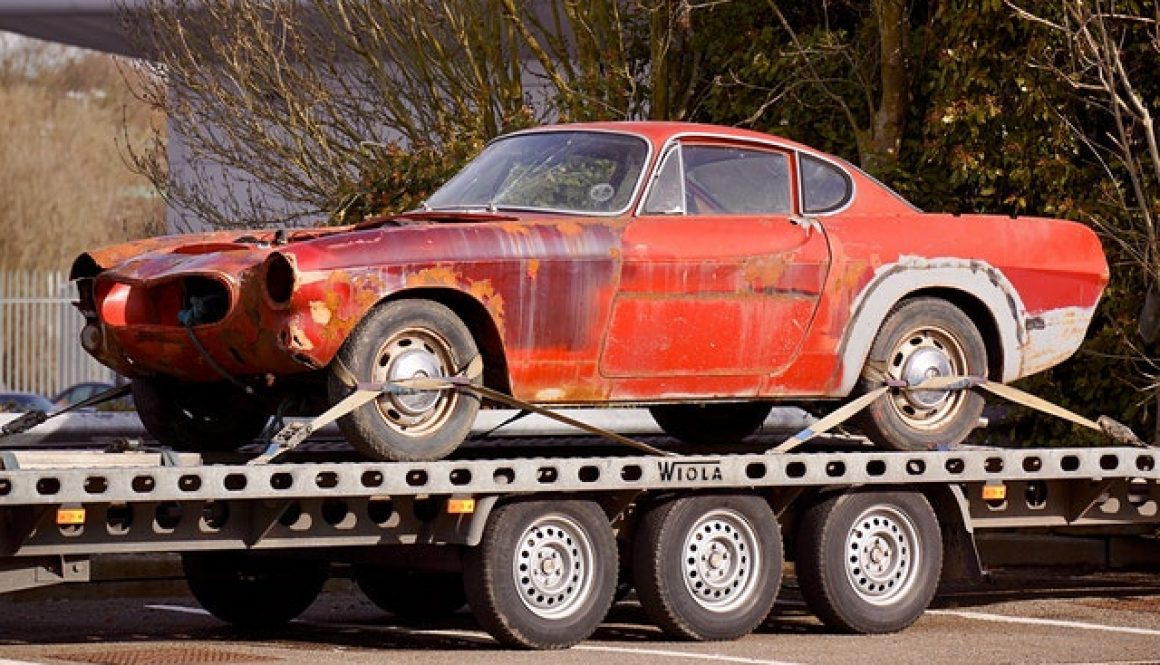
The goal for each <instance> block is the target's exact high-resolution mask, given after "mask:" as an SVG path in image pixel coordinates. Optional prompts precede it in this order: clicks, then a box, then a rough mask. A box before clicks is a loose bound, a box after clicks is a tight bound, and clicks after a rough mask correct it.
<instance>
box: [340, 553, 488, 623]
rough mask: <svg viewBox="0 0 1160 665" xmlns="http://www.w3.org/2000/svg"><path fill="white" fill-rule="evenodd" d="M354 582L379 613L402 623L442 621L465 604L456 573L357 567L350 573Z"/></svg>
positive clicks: (459, 575)
mask: <svg viewBox="0 0 1160 665" xmlns="http://www.w3.org/2000/svg"><path fill="white" fill-rule="evenodd" d="M354 580H355V583H356V584H358V588H359V589H360V590H361V591H362V592H363V595H365V596H366V597H367V598H368V599H369V600H370V601H371V602H372V603H374V604H375V605H377V606H378V607H379V609H382V610H385V611H387V612H390V613H391V614H393V615H395V616H396V617H399V618H400V619H404V620H406V621H411V622H427V621H435V620H438V619H443V618H446V617H449V616H451V615H452V614H455V612H457V611H458V610H460V609H461V608H462V607H463V606H464V605H466V604H467V596H465V595H464V593H463V575H461V574H459V573H443V572H425V571H418V570H409V569H406V568H388V567H384V566H373V565H361V566H356V567H355V569H354Z"/></svg>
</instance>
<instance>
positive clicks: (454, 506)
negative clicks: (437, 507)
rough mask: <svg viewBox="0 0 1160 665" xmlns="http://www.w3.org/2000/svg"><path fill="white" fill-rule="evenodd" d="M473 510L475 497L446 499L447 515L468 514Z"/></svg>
mask: <svg viewBox="0 0 1160 665" xmlns="http://www.w3.org/2000/svg"><path fill="white" fill-rule="evenodd" d="M474 512H475V499H448V500H447V514H448V515H470V514H471V513H474Z"/></svg>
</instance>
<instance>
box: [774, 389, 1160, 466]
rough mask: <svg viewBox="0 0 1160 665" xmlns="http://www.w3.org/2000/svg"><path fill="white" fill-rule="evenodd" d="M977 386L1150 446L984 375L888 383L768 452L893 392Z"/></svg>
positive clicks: (1123, 428) (1106, 422) (1107, 421)
mask: <svg viewBox="0 0 1160 665" xmlns="http://www.w3.org/2000/svg"><path fill="white" fill-rule="evenodd" d="M975 387H978V388H982V389H983V390H986V391H987V392H989V393H991V394H993V395H997V396H999V397H1002V398H1003V399H1006V400H1008V401H1011V402H1015V403H1016V404H1020V405H1023V406H1026V407H1028V408H1032V409H1035V410H1036V411H1041V412H1043V413H1046V414H1048V415H1050V416H1055V417H1056V418H1062V419H1064V420H1067V421H1069V422H1072V423H1075V424H1076V425H1080V426H1081V427H1086V428H1088V429H1091V430H1095V431H1097V432H1100V433H1102V434H1104V435H1106V436H1108V437H1109V438H1111V439H1112V440H1114V441H1117V442H1119V443H1124V444H1127V445H1131V446H1139V447H1148V446H1147V444H1145V443H1144V442H1143V441H1141V440H1140V437H1138V436H1136V433H1135V432H1133V431H1132V430H1131V428H1129V427H1128V426H1127V425H1124V424H1123V423H1120V422H1117V421H1116V420H1114V419H1113V418H1110V417H1108V416H1100V417H1099V418H1098V419H1097V420H1094V421H1093V420H1090V419H1088V418H1085V417H1083V416H1081V415H1079V414H1078V413H1075V412H1074V411H1069V410H1068V409H1065V408H1063V407H1062V406H1059V405H1058V404H1052V403H1051V402H1048V401H1047V400H1045V399H1043V398H1042V397H1036V396H1035V395H1032V394H1031V393H1028V392H1025V391H1022V390H1019V389H1018V388H1012V387H1011V386H1008V385H1005V384H1002V383H996V382H994V381H990V380H988V379H985V378H983V377H980V376H936V377H932V378H929V379H925V380H923V381H921V382H919V383H916V384H914V385H910V384H908V383H905V382H903V381H886V382H885V384H884V385H882V386H881V387H879V388H875V389H874V390H871V391H870V392H868V393H866V394H865V395H862V396H861V397H859V398H857V399H855V400H853V401H851V402H849V403H847V404H845V405H843V406H842V407H841V408H839V409H837V410H836V411H834V412H833V413H830V414H829V415H827V416H825V417H824V418H821V419H819V420H818V421H817V422H814V423H813V424H811V425H810V426H809V427H807V428H805V429H803V430H802V431H800V432H798V433H797V434H794V435H793V436H791V437H790V438H788V439H786V440H785V441H784V442H782V443H781V444H779V445H777V446H775V447H773V448H770V449H769V450H768V451H766V452H767V453H785V452H789V451H791V450H793V449H794V448H797V447H798V446H800V445H801V444H803V443H805V442H806V441H809V440H810V439H812V438H814V437H815V436H818V435H819V434H824V433H826V432H828V431H830V430H831V429H833V428H835V427H837V426H838V425H841V424H842V423H844V422H846V421H847V420H849V419H850V418H852V417H853V416H854V415H856V414H857V413H858V412H859V411H861V410H862V409H865V408H866V407H867V406H869V405H870V404H871V403H872V402H874V400H876V399H878V398H879V397H881V396H882V395H884V394H886V393H887V392H889V391H891V390H906V391H911V390H945V391H954V390H968V389H970V388H975Z"/></svg>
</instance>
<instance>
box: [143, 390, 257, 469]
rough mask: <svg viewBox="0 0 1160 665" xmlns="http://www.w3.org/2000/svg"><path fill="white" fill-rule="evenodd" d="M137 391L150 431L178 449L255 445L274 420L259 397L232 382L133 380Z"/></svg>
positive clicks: (208, 448)
mask: <svg viewBox="0 0 1160 665" xmlns="http://www.w3.org/2000/svg"><path fill="white" fill-rule="evenodd" d="M132 391H133V403H134V404H135V406H136V409H137V416H138V417H139V418H140V419H141V424H142V425H144V426H145V429H146V431H148V432H149V434H151V435H152V436H153V438H155V439H157V442H158V443H160V444H161V445H163V446H169V447H170V448H173V449H175V450H184V451H218V452H220V451H228V450H234V449H236V448H238V447H239V446H243V445H246V444H248V443H253V441H254V439H255V438H257V437H258V436H259V435H261V433H262V431H263V430H264V429H265V427H266V423H267V422H269V420H270V414H269V413H267V412H265V411H264V410H263V409H262V408H261V405H260V404H259V403H258V402H257V401H255V400H253V399H252V398H250V397H248V396H247V395H244V394H242V392H241V391H240V390H238V389H237V388H235V387H234V386H232V385H230V384H228V383H205V384H202V383H180V382H174V381H166V380H164V379H134V380H133V383H132Z"/></svg>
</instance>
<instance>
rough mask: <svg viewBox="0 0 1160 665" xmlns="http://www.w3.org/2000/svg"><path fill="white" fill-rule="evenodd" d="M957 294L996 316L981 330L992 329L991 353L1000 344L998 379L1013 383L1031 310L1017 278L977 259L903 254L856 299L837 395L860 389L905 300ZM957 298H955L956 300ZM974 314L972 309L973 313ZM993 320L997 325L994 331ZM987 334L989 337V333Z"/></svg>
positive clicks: (844, 341) (840, 354) (840, 350)
mask: <svg viewBox="0 0 1160 665" xmlns="http://www.w3.org/2000/svg"><path fill="white" fill-rule="evenodd" d="M924 291H925V292H929V291H940V292H956V293H960V294H963V297H968V298H971V299H973V300H974V301H975V302H977V303H978V304H979V305H981V306H982V307H983V308H984V309H985V310H986V311H987V313H989V314H990V317H991V321H990V322H978V323H976V325H977V326H978V327H979V329H980V332H981V333H983V334H984V335H986V333H987V332H991V333H992V337H993V339H989V340H987V341H988V351H989V352H991V353H994V352H995V350H996V349H994V348H993V344H995V343H997V344H998V349H997V350H998V352H999V355H1000V358H1001V366H1000V367H998V368H995V369H998V370H999V375H998V376H993V377H990V378H998V379H1000V380H1002V381H1004V382H1006V381H1013V380H1015V379H1017V378H1019V377H1020V376H1022V375H1023V373H1022V366H1023V353H1022V349H1023V347H1024V346H1026V344H1027V342H1028V335H1027V327H1026V323H1025V320H1026V318H1027V312H1026V309H1025V307H1024V306H1023V302H1022V300H1021V299H1020V297H1019V294H1018V293H1017V292H1016V291H1015V288H1014V286H1013V285H1012V284H1011V282H1010V281H1009V280H1008V279H1007V278H1006V277H1005V276H1004V275H1003V273H1002V272H1000V271H999V270H998V269H996V268H994V267H993V266H991V265H990V264H988V263H987V262H985V261H979V260H974V259H958V258H941V259H925V258H921V257H909V256H904V257H901V258H900V259H899V260H898V262H896V263H892V264H888V265H884V266H881V267H879V268H878V269H877V270H875V272H874V276H873V277H872V278H871V279H870V281H869V283H868V284H867V285H866V287H865V288H863V289H862V291H861V293H859V294H858V296H857V297H856V298H855V300H854V303H853V304H852V306H851V308H850V311H851V314H850V321H849V324H848V325H847V326H846V332H845V335H844V337H843V339H842V341H841V344H840V346H839V348H838V357H839V361H840V362H839V369H838V371H839V376H838V382H837V390H836V391H835V394H838V395H847V394H849V393H850V391H852V390H853V389H854V385H855V383H856V382H857V381H858V377H859V375H860V374H861V371H862V366H863V364H864V363H865V362H866V357H867V355H868V354H869V352H870V346H871V344H873V343H874V337H875V335H877V334H878V330H879V329H880V328H881V327H882V323H883V321H885V320H886V316H887V315H888V314H889V313H890V311H891V310H892V309H893V308H894V306H895V305H897V304H898V303H899V302H901V301H902V300H904V299H906V298H908V297H911V296H914V295H918V294H919V293H921V292H924ZM951 300H952V302H953V299H951ZM968 313H970V312H968ZM988 324H993V325H991V326H989V327H990V331H988ZM985 338H986V337H985Z"/></svg>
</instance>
